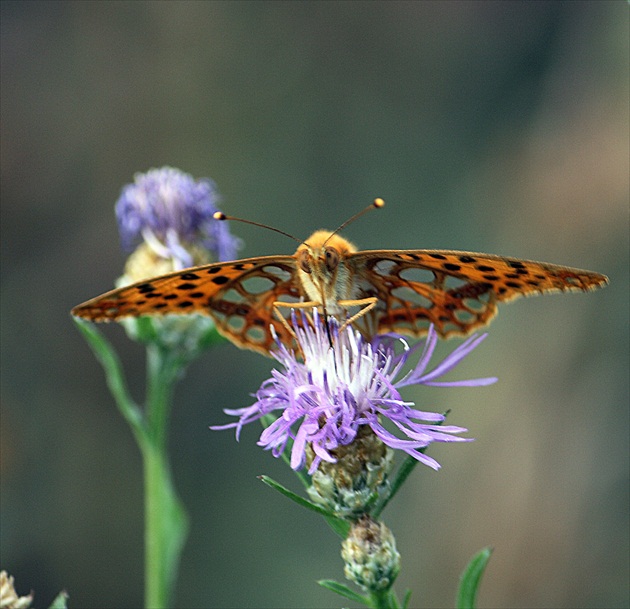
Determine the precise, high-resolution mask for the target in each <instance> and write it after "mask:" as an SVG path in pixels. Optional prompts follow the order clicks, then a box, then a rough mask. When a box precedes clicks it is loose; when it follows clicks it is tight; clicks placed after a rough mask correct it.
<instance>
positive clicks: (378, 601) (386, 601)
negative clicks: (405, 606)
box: [370, 588, 400, 609]
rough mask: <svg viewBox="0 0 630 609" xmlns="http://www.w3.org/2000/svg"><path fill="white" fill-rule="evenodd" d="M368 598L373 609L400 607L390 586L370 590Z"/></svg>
mask: <svg viewBox="0 0 630 609" xmlns="http://www.w3.org/2000/svg"><path fill="white" fill-rule="evenodd" d="M370 599H371V605H372V607H374V609H400V603H399V602H398V599H397V598H396V594H395V593H394V591H393V590H392V589H391V588H390V589H389V590H382V591H380V592H372V593H371V594H370Z"/></svg>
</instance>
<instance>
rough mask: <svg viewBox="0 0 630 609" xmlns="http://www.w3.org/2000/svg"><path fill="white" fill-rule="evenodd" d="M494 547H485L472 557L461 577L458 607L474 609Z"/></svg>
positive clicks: (459, 608)
mask: <svg viewBox="0 0 630 609" xmlns="http://www.w3.org/2000/svg"><path fill="white" fill-rule="evenodd" d="M491 554H492V548H483V550H480V551H479V552H477V554H475V555H474V556H473V557H472V558H471V559H470V562H469V563H468V565H467V566H466V568H465V569H464V571H463V573H462V574H461V576H460V578H459V588H458V590H457V601H456V605H455V606H456V607H457V609H474V607H475V604H476V601H477V591H478V589H479V584H480V583H481V577H482V576H483V573H484V571H485V569H486V565H487V564H488V561H489V560H490V555H491Z"/></svg>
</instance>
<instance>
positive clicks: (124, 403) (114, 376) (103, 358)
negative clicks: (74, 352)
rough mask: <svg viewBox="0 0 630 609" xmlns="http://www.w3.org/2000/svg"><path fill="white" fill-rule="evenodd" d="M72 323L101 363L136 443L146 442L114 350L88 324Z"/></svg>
mask: <svg viewBox="0 0 630 609" xmlns="http://www.w3.org/2000/svg"><path fill="white" fill-rule="evenodd" d="M74 323H75V324H76V325H77V328H79V330H80V332H81V334H83V337H84V338H85V340H86V341H87V343H88V345H89V346H90V348H91V349H92V351H93V352H94V355H95V356H96V358H97V359H98V361H99V362H100V363H101V366H103V370H105V378H106V381H107V386H108V387H109V390H110V391H111V393H112V395H113V396H114V400H115V401H116V405H117V406H118V409H119V410H120V412H121V414H122V415H123V417H124V418H125V419H126V420H127V422H128V423H129V425H130V426H131V428H132V430H133V432H134V433H135V434H136V437H137V438H138V441H139V442H144V441H146V430H145V428H144V423H143V417H142V411H141V410H140V408H139V407H138V405H137V404H136V403H135V402H134V401H133V399H132V398H131V396H130V395H129V391H128V389H127V383H126V381H125V376H124V374H123V370H122V366H121V364H120V360H119V359H118V355H117V354H116V352H115V351H114V348H113V347H112V346H111V344H110V343H109V342H108V341H107V339H106V338H105V337H104V336H103V335H102V334H101V333H100V332H99V331H98V330H96V328H95V327H94V325H93V324H91V323H90V322H87V321H84V320H82V319H79V318H77V317H75V318H74Z"/></svg>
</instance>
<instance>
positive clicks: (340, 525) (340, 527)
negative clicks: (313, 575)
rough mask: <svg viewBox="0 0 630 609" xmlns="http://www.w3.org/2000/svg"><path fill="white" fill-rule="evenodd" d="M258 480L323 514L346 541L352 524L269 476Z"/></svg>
mask: <svg viewBox="0 0 630 609" xmlns="http://www.w3.org/2000/svg"><path fill="white" fill-rule="evenodd" d="M258 479H259V480H262V481H263V482H264V483H265V484H266V485H267V486H270V487H271V488H273V489H275V490H277V491H278V492H279V493H282V494H283V495H284V496H285V497H288V498H289V499H291V500H292V501H294V502H295V503H297V504H298V505H300V506H302V507H305V508H307V509H309V510H312V511H313V512H317V513H318V514H321V515H322V516H323V517H324V518H325V519H326V521H327V522H328V524H329V525H330V526H331V527H332V529H333V530H334V531H335V532H336V533H338V534H339V535H340V536H341V538H342V539H345V538H346V537H347V536H348V531H349V530H350V524H349V523H347V522H346V521H345V520H342V519H341V518H338V517H337V516H335V514H333V513H332V512H329V511H328V510H325V509H324V508H323V507H320V506H319V505H315V504H314V503H313V502H311V501H309V500H308V499H304V497H300V496H299V495H297V494H296V493H294V492H293V491H290V490H289V489H288V488H285V487H284V486H282V484H280V483H279V482H276V481H275V480H273V479H271V478H270V477H269V476H258Z"/></svg>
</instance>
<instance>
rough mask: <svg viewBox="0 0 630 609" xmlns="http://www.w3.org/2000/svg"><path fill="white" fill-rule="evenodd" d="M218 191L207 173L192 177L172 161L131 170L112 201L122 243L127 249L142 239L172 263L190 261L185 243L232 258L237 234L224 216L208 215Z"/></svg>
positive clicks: (214, 208) (186, 264)
mask: <svg viewBox="0 0 630 609" xmlns="http://www.w3.org/2000/svg"><path fill="white" fill-rule="evenodd" d="M218 199H219V195H218V192H217V189H216V186H215V184H214V182H213V181H212V180H210V179H208V178H203V179H200V180H196V181H195V180H194V179H193V177H192V176H191V175H189V174H187V173H183V172H182V171H179V170H178V169H174V168H172V167H162V168H161V169H151V170H150V171H148V172H147V173H138V174H136V175H135V182H134V183H133V184H129V185H127V186H125V187H124V188H123V190H122V193H121V195H120V198H119V199H118V202H117V203H116V218H117V220H118V229H119V232H120V238H121V242H122V245H123V248H124V249H126V250H129V251H131V250H132V249H133V247H134V245H135V244H136V243H137V242H138V241H140V240H142V239H143V240H144V241H145V243H147V244H148V245H149V247H150V248H151V249H152V250H153V251H154V252H155V253H156V254H158V256H160V257H161V258H165V259H172V260H173V262H174V264H175V267H176V268H186V267H189V266H192V265H193V257H192V255H191V253H190V251H189V250H190V247H191V246H193V245H197V246H201V247H204V248H205V249H207V250H209V251H210V252H211V253H212V254H213V255H214V257H215V258H216V259H218V260H221V261H222V260H234V258H236V252H237V250H238V248H239V244H240V243H239V240H238V239H237V238H235V237H233V236H232V235H231V234H230V232H229V228H228V226H227V223H226V222H219V221H217V220H215V219H214V218H213V217H212V216H213V214H214V213H215V212H216V211H218V210H217V206H216V202H217V200H218Z"/></svg>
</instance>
